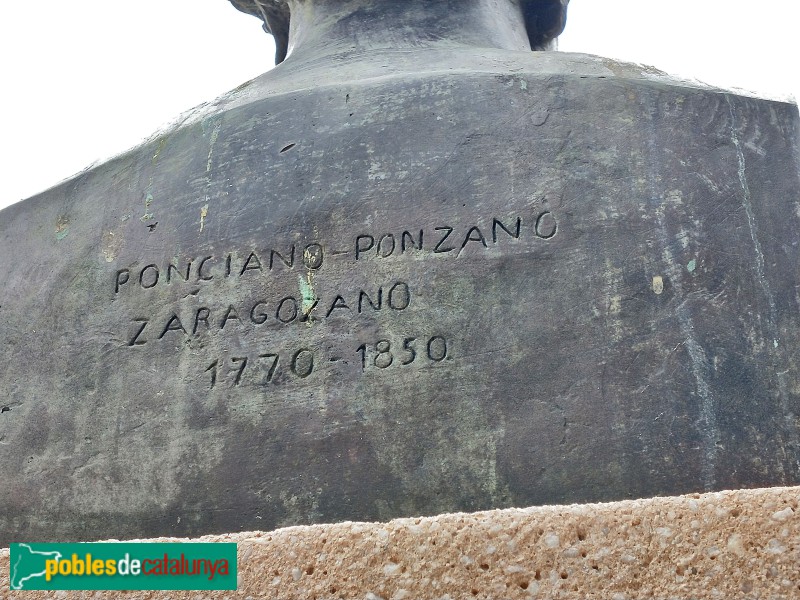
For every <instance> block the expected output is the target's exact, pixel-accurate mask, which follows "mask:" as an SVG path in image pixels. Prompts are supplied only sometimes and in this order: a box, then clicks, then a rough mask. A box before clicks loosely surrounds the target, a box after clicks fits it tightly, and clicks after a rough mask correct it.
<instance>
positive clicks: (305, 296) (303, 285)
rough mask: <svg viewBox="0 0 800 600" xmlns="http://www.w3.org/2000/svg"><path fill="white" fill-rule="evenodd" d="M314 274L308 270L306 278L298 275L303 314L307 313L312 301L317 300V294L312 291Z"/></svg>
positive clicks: (312, 304) (311, 306) (309, 322)
mask: <svg viewBox="0 0 800 600" xmlns="http://www.w3.org/2000/svg"><path fill="white" fill-rule="evenodd" d="M313 278H314V274H313V273H311V272H310V271H309V273H308V276H307V278H305V279H304V278H303V276H302V275H300V276H298V278H297V279H298V281H299V282H300V295H301V296H302V301H303V314H308V313H309V311H310V310H311V309H312V308H313V306H314V303H315V302H316V301H317V295H316V294H315V293H314V279H313ZM308 324H309V325H310V324H311V319H308Z"/></svg>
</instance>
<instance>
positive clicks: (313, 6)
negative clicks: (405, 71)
mask: <svg viewBox="0 0 800 600" xmlns="http://www.w3.org/2000/svg"><path fill="white" fill-rule="evenodd" d="M289 7H290V10H291V27H290V32H289V60H290V61H291V58H292V56H294V57H296V60H301V59H303V58H309V57H313V56H319V55H330V54H347V53H352V52H358V53H363V52H369V51H379V50H385V49H392V50H400V51H402V50H406V49H415V50H419V49H420V48H425V47H438V48H442V47H456V46H471V47H475V48H496V49H502V50H525V51H530V49H531V48H530V43H529V41H528V36H527V32H526V29H525V22H524V19H523V16H522V10H521V8H520V6H519V3H518V0H289Z"/></svg>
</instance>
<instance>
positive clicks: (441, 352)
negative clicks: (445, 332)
mask: <svg viewBox="0 0 800 600" xmlns="http://www.w3.org/2000/svg"><path fill="white" fill-rule="evenodd" d="M417 345H419V346H420V347H421V348H424V350H423V352H424V353H425V354H424V356H425V358H426V359H427V360H428V361H429V362H433V363H439V362H442V361H443V360H445V359H447V358H450V356H449V354H448V345H447V340H446V339H445V338H444V337H443V336H440V335H436V336H433V337H431V338H429V339H427V340H425V341H424V342H422V341H420V343H419V344H418V340H417V338H415V337H406V338H403V341H402V343H400V344H393V343H392V341H391V340H388V339H381V340H378V341H376V342H373V343H369V344H361V345H360V346H359V347H358V348H357V349H356V354H358V355H359V357H360V359H361V372H362V373H363V372H366V371H367V370H369V369H371V368H373V367H374V368H377V369H388V368H389V367H391V366H392V365H399V366H403V367H405V366H408V365H410V364H412V363H413V362H415V361H416V360H417V358H418V356H420V354H419V353H418V351H417Z"/></svg>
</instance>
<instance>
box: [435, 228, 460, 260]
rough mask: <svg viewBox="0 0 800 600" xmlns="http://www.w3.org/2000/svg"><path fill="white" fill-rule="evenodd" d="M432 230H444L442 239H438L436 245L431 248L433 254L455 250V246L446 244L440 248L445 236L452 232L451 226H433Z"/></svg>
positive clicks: (447, 236)
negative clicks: (446, 245)
mask: <svg viewBox="0 0 800 600" xmlns="http://www.w3.org/2000/svg"><path fill="white" fill-rule="evenodd" d="M433 230H434V231H444V232H445V233H444V236H443V237H442V239H440V240H439V243H438V244H436V247H435V248H434V249H433V252H434V253H435V254H441V253H442V252H451V251H453V250H455V248H454V247H453V246H448V247H446V248H442V244H444V241H445V240H446V239H447V238H449V237H450V234H451V233H453V228H452V227H447V226H445V227H434V228H433Z"/></svg>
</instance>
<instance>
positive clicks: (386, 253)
mask: <svg viewBox="0 0 800 600" xmlns="http://www.w3.org/2000/svg"><path fill="white" fill-rule="evenodd" d="M390 244H391V245H390ZM395 246H397V242H395V240H394V235H393V234H391V233H387V234H386V235H384V236H383V237H382V238H381V239H380V240H378V256H380V257H381V258H388V257H390V256H391V255H392V254H394V249H395Z"/></svg>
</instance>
